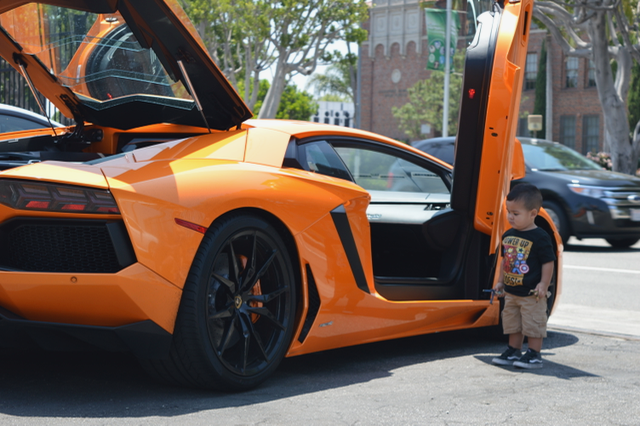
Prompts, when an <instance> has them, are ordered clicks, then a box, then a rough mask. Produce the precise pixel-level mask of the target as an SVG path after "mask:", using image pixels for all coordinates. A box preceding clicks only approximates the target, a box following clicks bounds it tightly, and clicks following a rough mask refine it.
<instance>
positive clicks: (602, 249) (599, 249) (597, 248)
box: [564, 244, 640, 253]
mask: <svg viewBox="0 0 640 426" xmlns="http://www.w3.org/2000/svg"><path fill="white" fill-rule="evenodd" d="M564 251H570V252H576V253H640V248H638V247H629V248H615V247H611V246H608V245H607V246H602V245H586V244H580V245H577V244H567V245H565V246H564Z"/></svg>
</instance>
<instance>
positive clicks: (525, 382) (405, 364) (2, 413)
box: [0, 240, 640, 426]
mask: <svg viewBox="0 0 640 426" xmlns="http://www.w3.org/2000/svg"><path fill="white" fill-rule="evenodd" d="M594 242H596V244H595V245H594V244H593V243H594ZM638 252H640V247H635V248H634V249H632V250H627V251H613V250H611V249H609V248H608V247H606V246H605V244H602V245H599V244H598V243H597V241H596V240H594V241H589V242H588V243H580V244H573V245H569V246H568V247H567V251H566V253H565V263H566V265H567V268H566V271H565V274H564V276H565V291H564V294H563V296H562V299H561V304H560V307H559V309H558V314H559V315H558V318H557V319H556V318H554V320H553V321H552V324H551V331H550V333H549V337H548V338H547V339H546V340H545V345H544V349H543V357H544V360H545V367H544V368H543V369H541V370H533V371H526V370H524V371H522V370H517V369H514V368H513V367H497V366H494V365H492V364H491V358H493V357H494V356H495V355H496V354H498V353H500V352H501V351H502V350H503V349H504V342H503V341H502V340H496V339H495V338H490V337H488V336H487V335H485V334H484V333H482V332H479V331H478V330H471V331H462V332H454V333H441V334H436V335H428V336H419V337H414V338H408V339H400V340H396V341H391V342H381V343H375V344H369V345H363V346H358V347H352V348H345V349H338V350H333V351H327V352H322V353H318V354H312V355H307V356H301V357H297V358H292V359H286V360H285V361H284V362H283V364H282V365H281V367H280V368H279V370H278V371H277V372H276V374H275V375H274V376H273V377H272V378H271V379H270V380H269V381H267V382H266V383H265V384H264V385H263V386H261V387H259V388H257V389H255V390H253V391H250V392H245V393H239V394H222V393H214V392H206V391H200V390H192V389H182V388H174V387H168V386H163V385H158V384H156V383H155V382H153V381H151V380H150V379H148V378H147V376H146V375H145V374H144V373H143V372H142V370H141V369H140V368H139V367H138V365H137V363H136V361H135V359H133V358H131V357H130V356H128V355H126V354H115V355H114V354H106V353H71V354H66V353H65V354H61V353H57V354H56V353H53V354H52V353H43V352H20V351H8V350H0V366H2V367H1V368H0V425H36V426H49V425H285V426H299V425H431V424H435V425H452V424H464V425H468V424H471V425H483V424H491V425H493V424H516V425H519V424H522V425H530V424H536V425H565V424H566V425H569V424H581V425H598V426H599V425H639V424H640V404H639V403H638V401H639V400H640V337H634V336H633V335H630V334H628V333H623V332H622V331H625V330H626V329H622V328H618V329H615V330H613V331H607V330H604V329H602V328H601V329H588V328H587V327H591V326H598V327H600V326H601V324H596V323H593V322H592V323H585V321H584V320H583V319H582V318H579V317H578V318H576V317H575V316H574V317H572V316H571V314H570V313H569V311H570V309H569V310H567V309H568V308H567V307H571V306H577V307H579V308H580V309H583V310H586V312H590V313H591V315H590V316H591V317H596V316H599V315H604V314H605V313H609V312H611V311H628V312H631V313H634V312H635V313H637V312H638V310H639V309H640V304H638V303H637V295H635V294H632V293H633V289H634V288H635V289H637V286H638V285H639V284H638V283H639V280H638V279H637V275H634V274H635V272H626V271H627V270H630V271H634V270H638V266H634V262H633V261H634V259H637V258H638ZM586 268H601V269H602V270H601V269H586ZM603 283H606V285H607V286H608V288H609V290H608V291H604V292H603V291H602V290H601V289H602V286H603V285H604V284H603ZM611 289H615V290H616V291H612V290H611ZM634 298H635V299H634ZM560 314H562V315H560ZM563 315H564V317H565V319H563ZM563 321H567V322H568V324H565V323H563ZM634 324H635V327H636V330H637V328H638V323H634V322H633V318H631V320H629V321H627V322H626V323H625V326H629V325H630V326H634ZM627 331H628V330H627ZM632 331H633V330H632Z"/></svg>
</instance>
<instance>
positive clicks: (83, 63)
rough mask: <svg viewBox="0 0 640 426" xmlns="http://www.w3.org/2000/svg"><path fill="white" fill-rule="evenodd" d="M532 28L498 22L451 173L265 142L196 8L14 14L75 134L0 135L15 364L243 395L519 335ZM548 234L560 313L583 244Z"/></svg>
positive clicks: (475, 81) (320, 143)
mask: <svg viewBox="0 0 640 426" xmlns="http://www.w3.org/2000/svg"><path fill="white" fill-rule="evenodd" d="M532 6H533V2H532V0H512V1H509V2H504V3H503V2H496V3H494V4H493V6H492V9H491V10H490V11H488V12H485V13H484V14H482V15H480V17H479V19H478V28H479V31H478V33H477V34H476V37H475V40H474V41H473V43H472V44H471V45H470V47H469V49H468V51H467V59H466V64H465V71H464V75H465V77H464V89H463V90H464V91H463V99H462V107H461V112H460V126H459V129H460V131H459V133H458V140H457V147H456V159H455V164H454V167H453V169H452V168H451V167H450V166H449V165H447V164H445V163H443V162H441V161H439V160H437V159H435V158H433V157H430V156H429V155H427V154H424V153H422V152H420V151H418V150H415V149H413V148H411V147H409V146H407V145H405V144H402V143H399V142H396V141H394V140H391V139H389V138H386V137H383V136H379V135H376V134H372V133H368V132H365V131H360V130H355V129H349V128H344V127H337V126H330V125H324V124H315V123H307V122H294V121H279V120H251V119H250V118H251V117H252V113H251V111H249V109H248V108H247V107H246V105H245V104H244V103H243V101H242V99H241V98H240V97H239V96H238V94H237V93H236V92H235V91H234V89H233V88H232V86H231V85H230V84H229V83H228V81H227V80H226V79H225V77H224V76H223V74H222V73H221V72H220V70H219V69H218V67H217V66H216V65H215V64H214V62H213V61H212V60H211V58H210V57H209V56H208V54H207V52H206V49H205V48H204V47H203V44H202V43H201V41H200V39H199V38H198V36H197V33H196V32H195V31H194V28H193V26H192V25H191V24H190V22H189V21H188V19H187V17H186V15H185V14H184V12H183V11H182V10H181V9H180V8H179V6H178V4H177V0H117V1H116V0H91V1H86V0H46V1H43V2H42V3H36V2H31V1H29V0H3V1H2V2H1V3H0V25H1V28H0V54H1V55H2V57H3V58H4V59H5V60H7V61H8V62H10V63H11V64H12V65H13V66H14V67H15V68H16V69H18V70H20V72H21V73H22V75H23V76H24V77H25V79H26V80H27V82H28V83H29V85H30V86H31V87H32V88H33V90H34V91H38V92H40V94H42V95H44V96H45V97H46V98H48V100H49V102H50V103H51V104H52V105H54V106H55V107H56V108H57V109H58V110H60V111H61V112H62V113H63V114H64V115H66V116H68V117H70V118H73V119H74V120H75V123H76V124H75V125H74V126H69V127H65V128H60V127H52V128H50V129H40V130H30V131H24V132H14V133H5V134H0V169H2V172H0V345H2V346H5V347H27V348H28V347H40V348H46V349H52V350H66V349H71V350H75V349H76V348H99V349H103V350H109V351H131V352H132V353H133V354H135V355H136V356H137V357H138V358H139V359H140V362H141V364H142V365H143V367H144V368H145V369H146V370H147V371H148V372H149V373H150V374H152V375H154V376H156V377H158V378H160V379H164V380H166V381H169V382H172V383H177V384H183V385H188V386H198V387H205V388H216V389H222V390H242V389H248V388H251V387H253V386H255V385H257V384H258V383H260V382H261V381H263V380H264V379H266V378H267V377H268V376H269V375H270V374H272V373H273V372H274V370H275V369H276V368H277V366H278V364H279V362H280V361H281V360H282V359H283V357H290V356H296V355H302V354H307V353H311V352H317V351H322V350H327V349H331V348H338V347H343V346H348V345H356V344H362V343H367V342H374V341H380V340H386V339H394V338H400V337H405V336H413V335H418V334H425V333H434V332H441V331H447V330H456V329H463V328H471V327H483V326H495V325H497V324H499V312H500V303H492V302H493V300H492V299H491V293H490V290H491V288H492V286H493V283H494V277H495V275H496V274H495V270H496V262H497V260H498V257H499V251H498V247H499V243H500V241H499V240H500V235H501V234H502V232H503V231H504V230H505V229H506V226H507V222H506V218H505V215H504V207H503V205H504V197H505V195H506V193H507V191H508V188H509V183H510V180H511V179H512V178H514V177H519V176H522V174H523V173H524V163H523V160H522V152H521V150H520V149H519V145H518V144H517V143H516V141H515V130H516V127H515V124H516V121H517V115H518V106H519V103H520V102H519V100H520V92H521V86H522V75H523V71H522V70H523V65H524V61H525V56H526V52H527V41H528V36H529V20H530V18H531V15H532V13H531V12H532ZM454 172H455V173H454ZM537 220H538V225H539V226H540V227H542V228H543V229H545V230H546V231H547V232H549V234H551V235H552V237H553V240H554V241H555V244H556V249H557V252H558V253H557V254H558V259H559V260H558V261H557V263H556V274H555V278H554V282H553V283H552V285H553V286H555V288H554V289H552V292H553V294H554V296H553V297H552V298H550V299H549V300H548V302H549V311H551V310H552V308H553V305H554V303H555V302H556V300H557V299H556V295H557V294H558V293H559V292H560V288H559V286H560V282H559V273H558V272H559V270H560V266H561V265H560V262H561V259H562V258H561V256H560V255H561V250H562V244H561V240H560V239H559V237H558V235H557V234H556V232H555V228H554V227H553V225H552V222H551V220H550V219H549V217H548V216H547V215H546V214H544V213H543V214H542V215H541V216H539V217H538V219H537ZM488 291H489V292H488Z"/></svg>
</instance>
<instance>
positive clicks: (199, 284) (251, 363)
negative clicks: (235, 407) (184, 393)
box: [143, 215, 296, 391]
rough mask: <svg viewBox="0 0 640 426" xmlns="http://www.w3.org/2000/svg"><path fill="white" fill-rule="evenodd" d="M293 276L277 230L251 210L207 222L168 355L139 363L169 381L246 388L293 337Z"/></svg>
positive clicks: (268, 370) (263, 375) (281, 354)
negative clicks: (210, 225)
mask: <svg viewBox="0 0 640 426" xmlns="http://www.w3.org/2000/svg"><path fill="white" fill-rule="evenodd" d="M295 301H296V297H295V283H294V273H293V269H292V265H291V260H290V258H289V255H288V252H287V248H286V245H285V244H284V242H283V240H282V239H281V238H280V236H279V235H278V233H277V232H276V230H275V229H274V227H272V226H271V225H270V224H269V223H268V222H266V221H264V220H263V219H261V218H258V217H255V216H249V215H237V216H233V217H229V218H227V219H225V220H223V221H222V222H220V223H218V224H216V225H214V226H212V227H211V228H210V229H209V230H208V231H207V234H206V235H205V237H204V239H203V241H202V244H201V247H200V249H199V251H198V253H197V254H196V257H195V259H194V261H193V265H192V267H191V271H190V274H189V277H188V279H187V283H186V284H185V289H184V293H183V297H182V301H181V305H180V311H179V313H178V318H177V319H176V327H175V331H174V339H173V344H172V349H171V356H170V358H169V359H165V360H161V361H144V362H143V364H146V367H147V370H150V372H151V373H152V374H153V375H154V376H156V377H158V378H162V379H165V380H168V381H170V382H173V383H179V384H183V385H195V386H198V387H204V388H213V389H219V390H223V391H238V390H247V389H250V388H252V387H255V386H256V385H258V384H259V383H260V382H262V381H263V380H265V379H266V378H267V377H268V376H269V375H270V374H271V373H273V371H274V370H275V369H276V368H277V366H278V364H279V363H280V361H281V360H282V358H284V355H285V353H286V351H287V349H288V347H289V344H290V342H291V337H292V334H293V330H294V316H295Z"/></svg>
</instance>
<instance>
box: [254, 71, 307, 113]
mask: <svg viewBox="0 0 640 426" xmlns="http://www.w3.org/2000/svg"><path fill="white" fill-rule="evenodd" d="M270 86H271V85H270V84H269V81H267V80H260V83H259V90H258V99H257V101H256V105H255V107H254V109H253V113H254V114H255V115H256V116H257V115H258V114H259V113H260V109H261V108H262V104H263V102H264V98H265V97H266V96H267V92H268V91H269V87H270ZM317 110H318V104H317V103H316V102H315V101H314V100H313V96H312V95H311V94H310V93H308V92H306V91H304V90H299V89H298V87H297V86H296V85H295V84H293V83H291V82H289V84H287V86H286V87H285V89H284V92H283V93H282V100H281V102H280V106H279V108H278V112H277V113H276V117H275V118H282V119H287V120H302V121H309V119H310V118H311V116H312V115H313V114H315V112H316V111H317Z"/></svg>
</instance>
